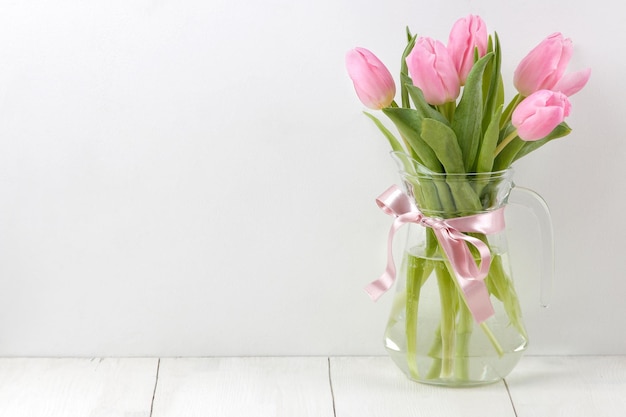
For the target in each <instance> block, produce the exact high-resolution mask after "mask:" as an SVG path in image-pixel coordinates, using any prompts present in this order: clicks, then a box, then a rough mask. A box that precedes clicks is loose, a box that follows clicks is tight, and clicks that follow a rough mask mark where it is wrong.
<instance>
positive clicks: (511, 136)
mask: <svg viewBox="0 0 626 417" xmlns="http://www.w3.org/2000/svg"><path fill="white" fill-rule="evenodd" d="M516 137H517V129H515V130H513V131H512V132H511V133H509V135H508V136H507V137H506V138H504V139H502V142H500V143H499V144H498V146H496V150H495V152H494V154H493V157H494V158H495V157H496V156H498V155H499V154H500V152H502V150H503V149H504V148H506V146H507V145H508V144H509V143H511V141H512V140H513V139H515V138H516Z"/></svg>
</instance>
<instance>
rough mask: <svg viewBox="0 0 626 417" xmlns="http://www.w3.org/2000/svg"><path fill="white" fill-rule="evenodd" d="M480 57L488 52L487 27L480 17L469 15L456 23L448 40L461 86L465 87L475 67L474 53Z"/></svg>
mask: <svg viewBox="0 0 626 417" xmlns="http://www.w3.org/2000/svg"><path fill="white" fill-rule="evenodd" d="M476 48H478V55H479V56H481V57H482V56H484V55H485V53H486V52H487V25H485V22H483V20H482V19H481V18H480V17H479V16H474V15H469V16H467V17H464V18H461V19H459V20H457V21H456V23H455V24H454V25H453V26H452V30H451V31H450V36H449V38H448V51H449V52H450V56H451V57H452V60H453V61H454V65H455V67H456V70H457V72H458V73H459V79H460V81H461V85H465V80H467V75H468V74H469V73H470V71H471V69H472V66H473V65H474V51H475V50H476Z"/></svg>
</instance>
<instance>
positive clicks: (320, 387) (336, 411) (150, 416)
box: [0, 356, 626, 417]
mask: <svg viewBox="0 0 626 417" xmlns="http://www.w3.org/2000/svg"><path fill="white" fill-rule="evenodd" d="M0 416H2V417H22V416H24V417H61V416H62V417H74V416H76V417H118V416H119V417H195V416H202V417H205V416H220V417H235V416H236V417H244V416H245V417H264V416H289V417H307V416H315V417H368V416H376V417H392V416H393V417H396V416H397V417H411V416H416V417H417V416H424V417H447V416H454V417H473V416H476V417H490V416H494V417H496V416H497V417H559V416H564V417H565V416H567V417H577V416H585V417H591V416H593V417H596V416H597V417H611V416H615V417H623V416H626V356H604V357H602V356H581V357H576V356H574V357H525V358H523V359H522V361H521V362H520V364H519V365H518V367H517V368H516V369H515V370H514V371H513V373H512V374H511V375H510V376H509V377H508V378H507V380H506V381H503V382H500V383H497V384H493V385H489V386H484V387H479V388H441V387H432V386H428V385H421V384H417V383H413V382H410V381H409V380H408V379H406V378H405V377H404V375H403V374H401V373H400V371H398V370H397V369H396V368H395V365H393V363H392V362H391V360H390V359H388V358H387V357H331V358H326V357H305V358H298V357H282V358H177V359H174V358H172V359H169V358H167V359H165V358H164V359H158V358H127V359H119V358H115V359H113V358H111V359H109V358H106V359H25V358H6V359H0Z"/></svg>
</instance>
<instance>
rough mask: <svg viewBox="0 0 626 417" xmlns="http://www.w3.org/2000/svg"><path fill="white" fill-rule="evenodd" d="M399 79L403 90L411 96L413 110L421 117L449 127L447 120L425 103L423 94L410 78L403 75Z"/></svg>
mask: <svg viewBox="0 0 626 417" xmlns="http://www.w3.org/2000/svg"><path fill="white" fill-rule="evenodd" d="M400 78H401V82H402V83H403V85H404V88H406V91H407V92H408V94H409V96H411V100H412V101H413V105H414V106H415V109H416V110H417V111H418V112H420V114H421V115H422V117H424V118H430V119H435V120H438V121H440V122H442V123H445V124H446V125H448V126H449V123H448V119H446V117H445V116H444V115H443V114H441V113H439V111H437V109H435V108H434V107H433V106H431V105H430V104H428V103H427V102H426V99H425V98H424V93H423V92H422V90H421V89H420V88H419V87H417V86H415V85H414V84H413V81H412V80H411V78H409V77H408V76H406V75H404V74H403V75H401V76H400Z"/></svg>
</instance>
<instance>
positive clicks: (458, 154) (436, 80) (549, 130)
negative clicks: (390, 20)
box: [346, 15, 591, 383]
mask: <svg viewBox="0 0 626 417" xmlns="http://www.w3.org/2000/svg"><path fill="white" fill-rule="evenodd" d="M572 52H573V46H572V42H571V40H570V39H567V38H565V37H564V36H563V35H562V34H560V33H554V34H552V35H550V36H548V37H547V38H545V39H544V40H543V41H542V42H541V43H539V44H538V45H537V46H536V47H535V48H534V49H532V50H531V51H530V52H529V53H528V55H527V56H526V57H525V58H524V59H523V60H522V61H521V62H520V63H519V65H518V66H517V69H516V70H515V72H514V76H513V84H514V87H515V89H516V90H517V93H516V94H515V96H514V97H513V98H512V99H511V101H510V102H508V104H507V105H506V106H505V100H504V97H505V91H504V85H503V80H502V75H501V59H502V51H501V46H500V41H499V38H498V36H497V34H496V33H494V35H493V36H492V35H489V34H488V33H487V28H486V25H485V23H484V22H483V20H482V19H481V18H480V17H479V16H475V15H469V16H467V17H464V18H461V19H459V20H458V21H456V23H455V24H454V25H453V27H452V30H451V31H450V35H449V38H448V43H447V45H444V44H443V43H442V42H440V41H438V40H435V39H432V38H429V37H419V36H417V35H412V34H411V33H410V32H409V31H408V29H407V45H406V48H405V50H404V52H403V54H402V60H401V70H400V105H398V103H397V102H396V101H395V96H396V83H395V82H394V79H393V77H392V76H391V74H390V72H389V70H388V69H387V67H386V66H385V65H384V64H383V63H382V62H381V61H380V60H379V59H378V58H377V57H376V56H375V55H374V54H373V53H372V52H370V51H369V50H367V49H364V48H355V49H353V50H351V51H349V52H348V53H347V54H346V67H347V70H348V74H349V76H350V78H351V79H352V81H353V84H354V88H355V90H356V93H357V96H358V98H359V99H360V100H361V102H362V103H363V104H364V105H365V106H366V107H368V108H370V109H373V110H381V111H382V113H383V114H384V115H385V116H387V117H388V119H389V120H390V121H391V122H392V123H393V125H395V127H396V128H397V131H398V134H394V133H393V132H391V131H390V130H389V129H388V128H387V127H386V126H385V125H384V124H383V123H382V122H381V121H380V120H379V119H378V118H377V117H376V116H374V115H373V114H371V113H369V112H365V114H366V116H368V117H369V118H370V119H371V120H372V121H373V122H374V123H375V124H376V126H377V127H378V128H379V129H380V131H381V132H382V134H383V136H384V137H385V138H386V139H387V141H388V142H389V144H390V146H391V149H392V151H393V153H394V154H395V155H396V159H397V160H398V161H399V163H400V165H401V166H402V170H403V171H404V172H405V173H408V174H407V175H406V176H405V178H404V179H405V183H407V178H408V182H409V183H410V184H408V185H409V187H410V188H413V190H410V191H412V192H411V193H410V195H411V197H412V198H413V200H414V202H415V203H416V205H417V207H418V208H419V210H421V213H420V212H418V214H417V215H414V214H411V213H408V214H407V213H405V212H403V211H402V210H400V212H398V213H396V211H395V210H394V209H393V207H392V206H393V204H396V205H397V204H398V201H397V200H396V201H395V202H394V203H390V207H388V206H387V205H386V202H385V201H379V205H380V206H381V208H383V210H385V212H387V213H388V214H389V212H393V214H394V215H396V217H397V221H398V220H399V219H401V218H404V217H406V215H409V214H411V215H413V216H414V217H413V220H402V221H401V222H400V223H402V222H413V223H418V224H420V225H422V226H425V229H426V239H425V241H426V243H425V245H424V246H425V249H423V251H424V252H425V253H426V255H427V256H422V257H419V256H418V257H414V256H409V257H408V258H405V259H404V266H403V268H404V270H405V275H406V290H405V291H404V293H403V295H402V297H401V299H400V300H401V301H402V303H400V304H404V307H403V313H402V314H403V316H404V318H405V320H406V327H405V337H406V340H405V341H404V342H403V343H404V344H405V348H406V354H407V360H408V365H407V366H408V369H407V370H405V372H407V374H409V376H410V377H411V378H413V379H418V380H419V379H422V380H423V379H431V380H437V381H442V380H448V381H456V383H459V382H460V383H463V381H465V382H467V381H469V378H470V377H469V372H470V370H469V369H470V365H469V364H468V363H467V358H468V357H469V356H471V355H472V354H470V353H469V347H468V343H469V342H468V340H469V339H468V338H469V337H470V334H471V328H472V319H473V321H474V322H476V324H477V325H479V326H480V327H481V328H482V330H483V331H484V334H485V335H486V336H487V339H488V340H489V342H490V343H491V345H492V347H493V348H494V349H495V352H496V353H497V354H498V356H500V357H502V356H504V355H505V351H506V348H505V347H503V345H502V343H501V341H500V340H499V339H498V337H497V335H495V334H494V333H493V332H492V331H491V329H490V327H489V325H488V322H487V321H486V320H487V319H488V318H489V317H490V315H491V314H493V313H490V312H489V311H487V313H485V314H481V313H479V312H478V310H480V308H481V306H480V305H479V306H478V308H473V307H475V306H473V305H472V304H473V303H474V301H475V300H474V301H472V299H471V297H473V296H474V295H475V294H479V293H480V294H482V295H480V296H484V298H486V301H485V300H483V301H484V303H489V299H495V300H497V301H499V302H501V304H502V305H503V309H504V311H506V314H507V315H508V320H509V323H508V324H507V325H508V326H510V327H512V328H514V329H516V330H517V332H518V333H519V334H520V335H521V337H522V338H523V339H524V340H526V332H525V329H524V327H523V324H522V322H521V316H520V315H521V313H520V308H519V302H518V299H517V295H516V294H515V291H514V289H513V286H512V282H511V279H510V277H509V276H508V275H509V274H507V272H506V268H505V267H504V266H503V259H500V258H499V256H498V255H497V253H496V251H495V250H493V249H494V248H493V247H492V246H491V245H492V244H491V240H490V239H489V238H488V237H487V234H488V233H494V232H498V231H500V229H498V227H494V228H493V230H491V231H490V232H486V231H484V230H478V229H476V230H474V229H473V228H472V227H469V228H467V230H463V231H464V232H466V233H462V234H459V233H456V231H455V232H454V233H456V235H455V236H456V237H454V236H453V237H448V238H446V237H442V236H441V229H442V226H441V223H440V219H439V218H444V219H448V218H452V219H453V221H456V222H457V224H461V223H463V222H464V223H466V224H467V223H471V222H474V223H476V222H477V219H476V216H475V215H476V214H482V213H490V215H495V214H496V213H495V212H496V210H494V208H498V205H500V204H504V203H506V201H504V202H502V201H499V202H496V203H495V205H494V196H493V193H494V189H495V191H497V189H496V188H497V187H492V186H491V185H490V184H491V183H490V181H495V180H497V181H501V177H502V175H503V174H502V173H503V172H505V171H507V170H508V169H509V168H510V166H511V165H512V164H513V163H514V162H515V161H517V160H518V159H520V158H522V157H524V156H526V155H528V154H529V153H531V152H533V151H535V150H537V149H538V148H540V147H541V146H543V145H545V144H546V143H548V142H550V141H552V140H554V139H557V138H561V137H563V136H566V135H568V134H569V133H570V132H571V129H570V127H569V126H568V125H567V124H566V123H565V119H566V117H567V116H569V114H570V112H571V103H570V99H569V98H570V97H571V96H572V95H573V94H575V93H577V92H578V91H580V90H581V89H582V88H583V87H584V86H585V85H586V83H587V81H588V80H589V77H590V73H591V70H590V69H583V70H580V71H577V72H573V73H566V69H567V66H568V63H569V61H570V59H571V57H572ZM423 173H427V174H428V175H431V176H432V177H438V176H439V177H441V183H436V184H435V185H433V186H432V189H430V188H428V187H427V186H425V185H424V184H423V183H420V181H418V180H417V179H416V178H417V177H419V176H420V175H421V174H423ZM431 185H432V184H431ZM391 193H392V194H393V193H394V191H393V190H392V191H391ZM394 195H395V194H394ZM381 198H383V196H381ZM385 198H386V197H385ZM505 200H506V198H505ZM407 204H408V203H407ZM407 204H405V205H407ZM422 213H425V214H426V215H434V216H433V217H430V218H428V217H425V216H423V215H422ZM403 215H405V216H404V217H403ZM498 215H499V214H498ZM415 216H417V217H415ZM435 216H436V217H435ZM494 218H495V217H494V216H492V217H490V218H488V219H487V221H488V222H492V223H497V222H498V221H496V220H494ZM482 220H485V219H482ZM482 220H481V221H482ZM449 223H452V222H449ZM399 225H400V224H398V226H399ZM426 226H427V227H426ZM394 227H396V225H395V224H394ZM446 227H447V226H446ZM392 230H393V228H392ZM454 233H453V234H454ZM392 235H393V234H392ZM446 239H447V240H448V241H446ZM450 241H454V242H452V243H453V244H454V245H457V246H456V247H452V248H450V247H449V246H450ZM459 242H460V243H459ZM390 245H391V238H390ZM454 245H453V246H454ZM437 257H439V258H438V259H441V262H436V261H435V260H434V259H436V258H437ZM477 259H478V261H477ZM391 262H392V263H393V261H391ZM476 263H480V268H478V266H477V265H476ZM478 269H480V271H479V270H478ZM464 270H467V271H469V272H467V273H466V275H469V276H470V278H469V281H468V280H466V281H465V282H466V283H467V282H470V284H472V285H474V287H472V289H471V290H467V289H466V288H464V287H463V279H461V278H463V277H461V275H463V274H464V272H462V271H464ZM433 271H436V274H435V272H433ZM386 274H387V276H386V278H384V279H383V278H381V280H379V281H378V282H374V283H373V284H370V286H369V287H368V292H369V293H370V295H371V296H372V298H374V299H376V298H377V297H378V296H380V295H381V294H382V293H383V292H384V291H386V290H387V289H388V288H389V287H390V285H391V283H392V282H393V279H394V278H395V269H393V268H391V271H390V268H388V271H387V272H386ZM430 275H436V281H437V284H438V291H439V296H440V303H441V319H440V324H439V326H438V327H437V329H436V331H433V333H436V334H437V336H436V337H435V339H434V340H433V342H432V346H431V348H430V349H429V352H428V356H431V358H432V359H433V360H432V361H431V362H430V369H429V370H428V372H427V373H426V374H425V375H424V373H423V372H422V371H420V370H419V369H418V365H417V360H416V359H415V358H416V356H417V355H418V353H417V350H418V345H419V344H420V340H419V339H418V337H417V324H416V323H417V315H418V306H419V303H420V293H421V292H423V291H422V287H424V286H425V283H426V281H427V280H428V277H429V276H430ZM455 276H456V277H457V279H454V277H455ZM431 281H432V280H431ZM483 281H484V283H483ZM452 283H454V285H453V284H452ZM481 285H482V286H481ZM483 293H484V294H483ZM483 301H479V303H478V304H480V303H483ZM484 303H483V304H484ZM398 305H399V303H398V302H395V303H394V309H401V307H398ZM391 321H393V320H391V319H390V322H391Z"/></svg>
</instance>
